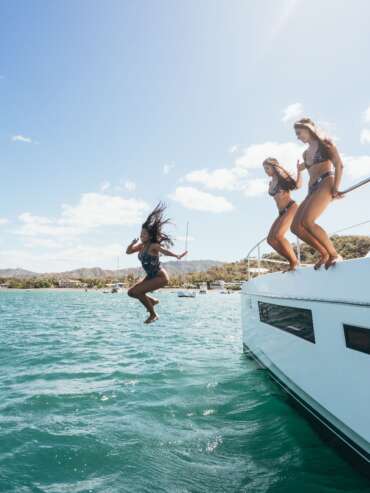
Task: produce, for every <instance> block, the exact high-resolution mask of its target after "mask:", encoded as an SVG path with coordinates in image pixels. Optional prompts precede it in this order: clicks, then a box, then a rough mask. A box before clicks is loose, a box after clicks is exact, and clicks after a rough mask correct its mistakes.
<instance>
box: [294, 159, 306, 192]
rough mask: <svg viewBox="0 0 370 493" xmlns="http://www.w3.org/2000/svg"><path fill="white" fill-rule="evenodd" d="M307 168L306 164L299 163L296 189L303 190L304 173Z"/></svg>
mask: <svg viewBox="0 0 370 493" xmlns="http://www.w3.org/2000/svg"><path fill="white" fill-rule="evenodd" d="M305 168H306V165H305V163H300V162H299V160H298V161H297V179H296V181H295V184H296V188H297V189H298V188H301V186H302V171H303V170H304V169H305Z"/></svg>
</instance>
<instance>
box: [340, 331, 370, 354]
mask: <svg viewBox="0 0 370 493" xmlns="http://www.w3.org/2000/svg"><path fill="white" fill-rule="evenodd" d="M343 329H344V336H345V338H346V346H347V347H348V348H350V349H354V350H355V351H361V352H362V353H367V354H370V329H366V328H365V327H356V326H355V325H348V324H343Z"/></svg>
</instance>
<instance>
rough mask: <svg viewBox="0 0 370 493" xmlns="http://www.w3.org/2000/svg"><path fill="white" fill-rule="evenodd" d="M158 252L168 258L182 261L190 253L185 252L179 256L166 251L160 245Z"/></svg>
mask: <svg viewBox="0 0 370 493" xmlns="http://www.w3.org/2000/svg"><path fill="white" fill-rule="evenodd" d="M158 252H160V253H162V254H163V255H166V257H176V258H177V260H181V259H182V258H183V257H185V255H186V254H187V253H188V252H183V253H181V254H180V255H177V254H176V253H174V252H171V251H170V250H166V249H165V248H162V247H161V246H160V245H159V248H158Z"/></svg>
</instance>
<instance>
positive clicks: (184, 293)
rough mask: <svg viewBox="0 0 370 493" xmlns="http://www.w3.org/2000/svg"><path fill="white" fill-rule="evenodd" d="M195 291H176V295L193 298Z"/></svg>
mask: <svg viewBox="0 0 370 493" xmlns="http://www.w3.org/2000/svg"><path fill="white" fill-rule="evenodd" d="M196 295H197V293H196V292H195V291H185V290H184V291H178V292H177V297H178V298H195V297H196Z"/></svg>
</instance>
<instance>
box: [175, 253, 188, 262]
mask: <svg viewBox="0 0 370 493" xmlns="http://www.w3.org/2000/svg"><path fill="white" fill-rule="evenodd" d="M187 254H188V252H187V251H185V252H184V253H181V254H180V255H177V260H181V259H182V258H183V257H185V255H187Z"/></svg>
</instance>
